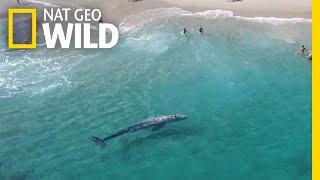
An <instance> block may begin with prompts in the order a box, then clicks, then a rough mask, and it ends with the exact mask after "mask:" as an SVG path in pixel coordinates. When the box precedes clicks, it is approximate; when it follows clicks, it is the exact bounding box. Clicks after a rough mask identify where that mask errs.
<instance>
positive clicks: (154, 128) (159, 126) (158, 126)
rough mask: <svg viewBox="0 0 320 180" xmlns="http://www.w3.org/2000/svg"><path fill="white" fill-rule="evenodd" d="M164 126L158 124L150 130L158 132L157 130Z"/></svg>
mask: <svg viewBox="0 0 320 180" xmlns="http://www.w3.org/2000/svg"><path fill="white" fill-rule="evenodd" d="M165 125H166V124H165V123H163V124H159V125H157V126H155V127H153V128H152V129H151V131H158V130H159V129H161V128H163V127H164V126H165Z"/></svg>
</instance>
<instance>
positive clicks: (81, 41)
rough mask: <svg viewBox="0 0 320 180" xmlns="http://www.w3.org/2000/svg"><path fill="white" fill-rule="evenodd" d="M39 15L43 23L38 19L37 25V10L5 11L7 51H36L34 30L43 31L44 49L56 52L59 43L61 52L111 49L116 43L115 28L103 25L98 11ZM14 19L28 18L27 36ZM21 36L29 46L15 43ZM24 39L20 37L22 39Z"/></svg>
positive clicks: (51, 10)
mask: <svg viewBox="0 0 320 180" xmlns="http://www.w3.org/2000/svg"><path fill="white" fill-rule="evenodd" d="M42 12H43V16H42V18H43V19H42V18H41V19H40V21H41V23H40V24H39V19H37V9H36V8H16V9H8V47H9V49H35V48H37V37H38V35H37V32H38V31H37V28H42V34H43V37H44V38H43V39H44V41H45V46H46V47H47V48H55V47H56V46H57V42H58V41H59V43H60V47H61V48H77V49H79V48H112V47H114V46H115V45H116V44H117V42H118V40H119V31H118V29H117V27H116V26H115V25H113V24H110V23H104V22H103V21H102V16H101V11H100V10H99V9H75V10H71V9H70V8H48V9H47V8H43V10H42ZM16 15H17V16H19V15H21V16H26V15H29V16H30V15H31V18H29V19H28V21H29V24H30V26H31V28H30V29H31V31H30V34H29V35H26V34H25V30H21V31H18V30H17V29H19V28H18V27H17V26H18V25H19V23H22V22H20V21H19V20H18V19H17V18H16ZM30 21H31V23H30ZM92 24H95V25H92ZM92 33H95V34H97V36H98V37H97V38H91V37H92ZM27 34H28V33H27ZM21 36H28V42H26V41H23V42H17V40H16V39H19V38H21ZM25 38H26V37H22V39H25ZM92 41H95V42H92Z"/></svg>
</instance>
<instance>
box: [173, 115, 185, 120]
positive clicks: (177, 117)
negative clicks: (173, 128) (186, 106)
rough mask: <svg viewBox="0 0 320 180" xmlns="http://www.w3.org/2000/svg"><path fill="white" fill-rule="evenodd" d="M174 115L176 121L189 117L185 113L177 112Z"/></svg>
mask: <svg viewBox="0 0 320 180" xmlns="http://www.w3.org/2000/svg"><path fill="white" fill-rule="evenodd" d="M173 117H174V121H181V120H185V119H187V118H188V117H187V116H186V115H183V114H175V115H173Z"/></svg>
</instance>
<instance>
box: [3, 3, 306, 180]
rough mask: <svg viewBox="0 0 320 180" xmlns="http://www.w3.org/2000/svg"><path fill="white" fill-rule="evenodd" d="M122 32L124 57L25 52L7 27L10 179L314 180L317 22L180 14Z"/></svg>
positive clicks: (6, 172) (152, 18)
mask: <svg viewBox="0 0 320 180" xmlns="http://www.w3.org/2000/svg"><path fill="white" fill-rule="evenodd" d="M199 25H203V26H204V28H205V34H204V35H203V36H201V35H199V34H198V33H197V28H198V26H199ZM183 27H187V29H188V30H189V31H190V33H189V34H188V35H187V36H186V37H183V36H181V34H180V32H179V31H180V30H181V29H182V28H183ZM120 30H121V35H120V37H121V39H120V41H119V43H118V45H117V46H116V47H115V48H113V49H107V50H101V49H100V50H75V49H68V50H66V49H55V50H48V49H46V48H44V47H40V48H38V49H36V50H31V51H30V50H29V51H25V50H17V51H14V50H7V48H6V43H5V42H6V36H5V34H6V21H5V20H2V21H0V31H1V35H0V42H1V44H0V179H15V178H16V179H52V180H56V179H130V180H131V179H132V180H134V179H136V180H140V179H159V180H160V179H161V180H163V179H217V180H233V179H243V180H247V179H250V180H251V179H253V180H254V179H266V180H267V179H272V180H275V179H279V180H302V179H311V64H310V63H309V62H308V61H307V60H306V59H305V58H303V57H301V56H299V55H296V54H295V52H296V50H297V48H298V47H299V46H300V44H301V43H305V44H306V46H307V47H310V44H311V22H310V21H309V20H303V19H277V18H244V17H237V16H233V15H232V13H231V12H225V11H219V10H215V11H206V12H202V13H193V14H192V13H190V12H186V11H183V10H181V9H178V8H170V9H155V10H149V11H146V12H141V13H139V14H137V15H133V16H131V17H128V18H126V20H125V21H124V22H123V23H122V24H121V26H120ZM173 113H183V114H186V115H188V117H189V118H188V120H186V121H184V122H177V123H174V124H169V125H167V126H166V127H165V128H163V129H161V130H159V131H157V132H151V131H140V132H137V133H135V134H129V135H127V136H123V137H120V138H116V139H114V140H111V141H110V142H108V143H107V148H105V149H103V150H102V149H99V148H98V147H97V146H95V145H94V144H93V143H92V142H90V141H89V136H91V135H97V136H106V135H109V134H111V133H113V132H114V131H116V130H118V129H120V128H125V127H127V126H128V125H130V124H133V123H135V122H138V121H141V120H143V119H145V118H147V117H150V116H157V115H162V114H173Z"/></svg>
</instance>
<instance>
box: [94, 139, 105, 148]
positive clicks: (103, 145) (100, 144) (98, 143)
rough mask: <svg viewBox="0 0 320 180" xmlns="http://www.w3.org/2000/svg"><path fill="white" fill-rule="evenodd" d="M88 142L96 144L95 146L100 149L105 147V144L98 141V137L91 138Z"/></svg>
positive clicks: (100, 140) (102, 141)
mask: <svg viewBox="0 0 320 180" xmlns="http://www.w3.org/2000/svg"><path fill="white" fill-rule="evenodd" d="M90 140H91V141H93V142H94V143H96V145H97V146H99V147H101V148H104V147H106V144H105V143H104V140H103V139H100V138H99V137H96V136H91V137H90Z"/></svg>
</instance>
